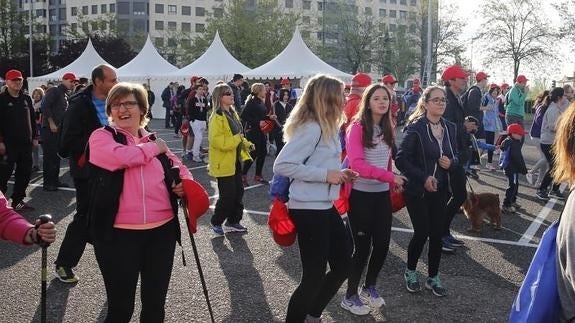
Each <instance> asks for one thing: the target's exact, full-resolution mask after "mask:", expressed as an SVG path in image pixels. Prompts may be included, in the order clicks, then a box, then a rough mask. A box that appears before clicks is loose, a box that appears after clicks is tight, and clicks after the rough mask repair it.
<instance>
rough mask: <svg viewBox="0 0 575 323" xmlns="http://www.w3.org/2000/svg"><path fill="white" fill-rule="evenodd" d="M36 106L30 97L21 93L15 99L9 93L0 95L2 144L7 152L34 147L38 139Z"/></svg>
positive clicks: (0, 133) (0, 138)
mask: <svg viewBox="0 0 575 323" xmlns="http://www.w3.org/2000/svg"><path fill="white" fill-rule="evenodd" d="M36 134H37V131H36V122H34V106H33V104H32V99H31V98H30V96H28V95H26V94H24V93H23V92H20V95H19V96H18V97H17V98H15V97H13V96H11V95H10V93H8V90H6V91H4V93H0V142H3V143H4V144H5V145H6V149H7V150H11V148H14V149H19V148H20V146H22V147H24V146H28V147H32V140H33V139H37V138H36Z"/></svg>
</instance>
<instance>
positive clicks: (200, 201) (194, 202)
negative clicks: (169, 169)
mask: <svg viewBox="0 0 575 323" xmlns="http://www.w3.org/2000/svg"><path fill="white" fill-rule="evenodd" d="M182 185H183V187H184V193H185V195H186V200H187V202H188V203H187V204H188V219H187V220H188V226H189V228H190V231H191V232H192V233H196V231H197V226H198V218H199V217H201V216H202V215H204V214H205V213H206V211H207V210H208V208H209V207H210V198H209V197H208V192H206V190H205V189H204V187H203V186H202V185H200V184H199V183H198V182H196V181H195V180H193V179H188V178H183V179H182Z"/></svg>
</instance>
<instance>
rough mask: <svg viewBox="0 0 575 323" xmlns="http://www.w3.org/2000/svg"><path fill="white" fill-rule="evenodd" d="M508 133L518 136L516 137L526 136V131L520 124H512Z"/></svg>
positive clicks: (508, 127)
mask: <svg viewBox="0 0 575 323" xmlns="http://www.w3.org/2000/svg"><path fill="white" fill-rule="evenodd" d="M507 133H508V134H510V135H511V134H516V135H520V136H523V135H525V130H523V127H521V125H520V124H518V123H512V124H510V125H508V126H507Z"/></svg>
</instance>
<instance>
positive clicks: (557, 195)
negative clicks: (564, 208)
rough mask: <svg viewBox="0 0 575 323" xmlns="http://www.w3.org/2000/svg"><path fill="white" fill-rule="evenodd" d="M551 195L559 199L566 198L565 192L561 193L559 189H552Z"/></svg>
mask: <svg viewBox="0 0 575 323" xmlns="http://www.w3.org/2000/svg"><path fill="white" fill-rule="evenodd" d="M549 196H550V197H554V198H556V199H558V200H564V199H565V196H563V193H561V192H559V191H553V190H552V191H551V192H550V193H549Z"/></svg>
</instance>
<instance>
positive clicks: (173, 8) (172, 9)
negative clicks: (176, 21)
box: [168, 4, 178, 15]
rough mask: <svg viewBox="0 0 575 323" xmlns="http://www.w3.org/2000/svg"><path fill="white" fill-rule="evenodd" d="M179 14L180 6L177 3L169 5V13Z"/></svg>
mask: <svg viewBox="0 0 575 323" xmlns="http://www.w3.org/2000/svg"><path fill="white" fill-rule="evenodd" d="M177 14H178V7H177V6H176V5H171V4H169V5H168V15H177Z"/></svg>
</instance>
